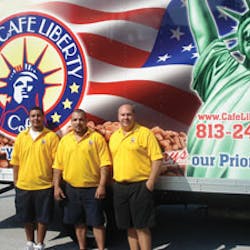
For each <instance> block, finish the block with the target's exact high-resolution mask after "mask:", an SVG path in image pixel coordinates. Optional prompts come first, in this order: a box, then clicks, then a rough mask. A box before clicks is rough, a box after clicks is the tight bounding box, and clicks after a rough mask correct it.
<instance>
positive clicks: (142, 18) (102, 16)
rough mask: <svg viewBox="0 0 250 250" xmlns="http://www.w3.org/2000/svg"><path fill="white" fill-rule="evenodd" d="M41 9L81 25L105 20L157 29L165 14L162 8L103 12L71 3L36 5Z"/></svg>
mask: <svg viewBox="0 0 250 250" xmlns="http://www.w3.org/2000/svg"><path fill="white" fill-rule="evenodd" d="M37 6H38V7H39V8H41V9H44V10H48V11H52V12H53V13H55V14H56V15H58V16H60V17H63V18H64V19H65V20H66V21H67V22H70V23H75V24H82V23H94V22H101V21H107V20H127V21H130V22H137V23H141V24H144V25H147V26H149V27H152V28H155V29H159V27H160V25H161V21H162V16H163V15H164V13H165V9H163V8H143V9H136V10H130V11H124V12H105V11H99V10H93V9H89V8H86V7H81V6H79V5H75V4H72V3H62V2H51V3H49V2H48V3H43V4H37Z"/></svg>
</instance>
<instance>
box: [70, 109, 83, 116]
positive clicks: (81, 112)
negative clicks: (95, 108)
mask: <svg viewBox="0 0 250 250" xmlns="http://www.w3.org/2000/svg"><path fill="white" fill-rule="evenodd" d="M73 113H80V114H83V115H84V116H85V117H86V112H85V111H84V110H83V109H75V110H73V112H72V114H73Z"/></svg>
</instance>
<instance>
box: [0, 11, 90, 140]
mask: <svg viewBox="0 0 250 250" xmlns="http://www.w3.org/2000/svg"><path fill="white" fill-rule="evenodd" d="M86 85H87V77H86V60H85V57H84V54H83V51H82V48H81V45H80V43H79V42H78V40H77V38H76V37H75V35H74V34H73V33H72V31H71V30H70V29H69V28H68V27H67V26H66V25H64V24H63V23H62V22H61V21H59V20H57V19H55V18H54V17H52V16H49V15H47V14H43V13H38V12H25V13H19V14H15V15H13V16H10V17H8V18H7V19H5V20H3V21H2V22H1V23H0V130H1V132H3V133H6V134H8V135H10V136H14V137H15V136H16V135H17V134H18V133H19V132H20V131H22V130H24V129H25V128H27V127H29V126H30V123H29V119H28V112H29V110H30V109H31V108H32V107H34V106H39V107H41V108H42V109H43V110H44V113H45V116H46V122H47V125H48V127H49V128H51V129H53V130H55V131H56V130H58V129H59V128H61V127H62V126H63V125H64V124H65V123H66V122H67V121H68V119H69V117H70V114H71V113H72V111H73V110H74V109H76V108H78V106H79V104H80V103H81V101H82V98H83V96H84V93H85V90H86Z"/></svg>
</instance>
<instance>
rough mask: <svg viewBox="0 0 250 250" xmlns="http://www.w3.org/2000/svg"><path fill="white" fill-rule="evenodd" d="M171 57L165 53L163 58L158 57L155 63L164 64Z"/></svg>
mask: <svg viewBox="0 0 250 250" xmlns="http://www.w3.org/2000/svg"><path fill="white" fill-rule="evenodd" d="M171 57H172V56H170V55H169V54H168V53H166V54H165V55H163V56H158V60H157V62H166V60H167V59H169V58H171Z"/></svg>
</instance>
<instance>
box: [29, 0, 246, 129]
mask: <svg viewBox="0 0 250 250" xmlns="http://www.w3.org/2000/svg"><path fill="white" fill-rule="evenodd" d="M33 4H34V6H35V8H37V10H41V11H45V12H47V13H49V14H52V15H55V16H56V17H58V18H60V19H61V20H62V21H63V22H64V23H65V24H66V25H68V26H69V27H70V29H71V30H72V31H73V32H74V33H75V34H76V35H77V37H78V38H79V40H80V41H81V44H82V45H83V47H84V50H85V53H86V57H87V65H88V69H87V70H88V90H87V92H86V94H85V96H84V98H83V101H82V103H81V108H83V109H84V110H86V111H87V113H88V114H89V115H90V117H91V119H93V120H95V121H96V122H103V121H107V120H110V121H115V120H116V119H117V118H116V113H117V108H118V107H119V105H121V104H123V103H127V102H129V103H132V104H134V105H135V106H136V112H137V119H138V121H139V122H140V123H142V124H144V125H147V126H149V127H153V126H160V127H162V128H164V129H173V130H178V131H187V130H188V127H189V125H190V123H191V122H192V118H193V117H194V115H195V113H196V112H197V110H198V108H199V106H200V104H201V101H200V99H199V98H198V96H197V95H196V94H195V93H194V92H193V91H192V90H191V88H190V84H191V81H192V69H193V65H194V63H195V61H196V59H197V57H198V53H197V50H196V47H195V43H194V40H193V38H192V35H191V32H190V29H189V25H188V19H187V13H186V12H187V1H186V0H60V1H54V0H50V1H44V0H42V1H41V0H36V1H33ZM209 4H210V5H211V10H212V11H213V12H214V15H215V19H216V21H217V22H218V24H219V25H220V27H223V29H222V30H220V32H221V33H222V34H223V33H227V32H229V31H231V30H232V29H233V25H235V24H234V22H233V21H232V20H230V18H228V17H226V16H225V15H223V14H222V13H220V12H219V11H218V10H217V9H216V6H228V7H230V8H233V9H236V10H241V11H243V10H244V9H243V8H244V5H243V4H239V1H236V0H234V1H233V0H232V1H228V0H227V1H218V0H213V1H209Z"/></svg>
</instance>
